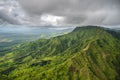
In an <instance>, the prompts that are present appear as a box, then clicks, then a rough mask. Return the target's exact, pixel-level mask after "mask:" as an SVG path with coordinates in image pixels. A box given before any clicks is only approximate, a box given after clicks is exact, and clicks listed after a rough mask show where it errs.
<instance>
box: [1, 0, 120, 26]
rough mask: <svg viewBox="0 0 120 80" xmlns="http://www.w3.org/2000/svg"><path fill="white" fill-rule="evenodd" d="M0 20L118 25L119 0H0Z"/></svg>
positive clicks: (51, 23)
mask: <svg viewBox="0 0 120 80" xmlns="http://www.w3.org/2000/svg"><path fill="white" fill-rule="evenodd" d="M0 22H2V23H3V22H7V23H10V24H19V25H111V26H114V25H120V0H0Z"/></svg>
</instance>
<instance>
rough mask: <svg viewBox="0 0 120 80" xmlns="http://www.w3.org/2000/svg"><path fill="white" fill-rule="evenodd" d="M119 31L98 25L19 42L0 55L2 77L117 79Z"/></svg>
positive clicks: (23, 79) (10, 79)
mask: <svg viewBox="0 0 120 80" xmlns="http://www.w3.org/2000/svg"><path fill="white" fill-rule="evenodd" d="M119 44H120V33H119V32H116V31H114V30H112V29H108V28H103V27H99V26H84V27H76V28H75V29H74V30H73V31H72V32H70V33H68V34H65V35H61V36H57V37H53V38H50V39H39V40H37V41H33V42H28V43H25V44H22V45H18V46H16V47H14V48H13V49H12V51H11V52H9V53H6V54H5V55H2V56H0V77H1V80H7V79H8V80H120V45H119Z"/></svg>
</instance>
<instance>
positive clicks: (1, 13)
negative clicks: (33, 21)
mask: <svg viewBox="0 0 120 80" xmlns="http://www.w3.org/2000/svg"><path fill="white" fill-rule="evenodd" d="M0 19H1V21H5V22H6V23H10V24H20V23H19V22H18V21H17V20H15V19H14V18H12V17H11V16H9V15H7V14H6V11H3V10H0Z"/></svg>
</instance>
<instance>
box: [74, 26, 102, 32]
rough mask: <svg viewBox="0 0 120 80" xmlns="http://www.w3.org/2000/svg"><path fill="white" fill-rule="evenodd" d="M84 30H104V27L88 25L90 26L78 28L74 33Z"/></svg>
mask: <svg viewBox="0 0 120 80" xmlns="http://www.w3.org/2000/svg"><path fill="white" fill-rule="evenodd" d="M83 29H104V28H103V27H100V26H91V25H88V26H82V27H80V26H78V27H76V28H75V29H74V30H73V31H78V30H83Z"/></svg>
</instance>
